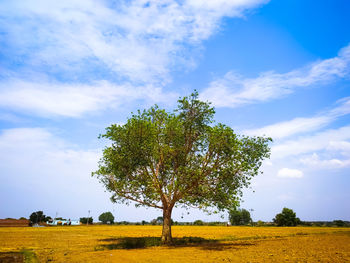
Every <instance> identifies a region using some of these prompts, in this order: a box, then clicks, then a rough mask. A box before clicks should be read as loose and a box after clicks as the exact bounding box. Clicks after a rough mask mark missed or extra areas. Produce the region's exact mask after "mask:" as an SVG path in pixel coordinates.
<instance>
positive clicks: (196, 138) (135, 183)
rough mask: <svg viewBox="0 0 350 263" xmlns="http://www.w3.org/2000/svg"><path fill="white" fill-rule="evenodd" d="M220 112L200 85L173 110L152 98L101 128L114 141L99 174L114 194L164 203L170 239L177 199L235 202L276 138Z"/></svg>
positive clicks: (221, 205)
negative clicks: (224, 119)
mask: <svg viewBox="0 0 350 263" xmlns="http://www.w3.org/2000/svg"><path fill="white" fill-rule="evenodd" d="M214 113H215V111H214V108H212V107H211V106H210V103H207V102H202V101H200V100H199V99H198V93H197V92H195V93H193V94H192V95H191V96H189V97H184V98H182V99H179V101H178V107H177V109H176V110H174V112H173V113H169V112H166V111H165V110H163V109H160V108H158V106H153V107H151V108H150V109H148V110H144V111H138V113H137V114H133V115H132V116H131V117H130V118H129V119H128V120H127V122H126V123H125V124H124V125H116V124H113V125H111V126H109V127H107V128H106V133H105V134H103V135H101V137H102V138H106V139H109V140H110V141H111V142H112V144H111V145H110V146H108V147H106V148H105V149H104V151H103V157H102V159H101V160H100V162H99V169H98V170H97V171H95V172H94V173H93V175H95V176H97V177H98V178H99V180H100V182H101V183H102V184H104V185H105V187H106V189H107V190H108V191H110V192H111V193H112V197H111V200H112V201H113V202H127V203H128V202H130V201H134V202H136V204H137V205H142V206H149V207H154V208H159V209H162V210H163V218H164V221H163V232H162V240H163V242H164V243H170V242H171V224H170V222H171V213H172V210H173V208H174V206H178V205H181V206H195V207H199V208H201V209H204V210H207V209H208V208H216V209H217V210H218V211H223V210H225V209H227V208H230V207H235V206H236V205H237V204H238V202H239V200H240V197H241V196H242V188H244V187H247V186H248V185H249V182H250V180H251V178H252V177H253V176H255V175H257V174H258V173H259V168H260V166H261V164H262V160H263V159H264V158H268V157H269V155H270V148H269V146H268V143H269V141H271V139H270V138H264V137H247V136H240V135H237V134H236V133H235V132H234V131H233V130H232V128H230V127H228V126H226V125H224V124H221V123H218V124H214V120H213V117H214Z"/></svg>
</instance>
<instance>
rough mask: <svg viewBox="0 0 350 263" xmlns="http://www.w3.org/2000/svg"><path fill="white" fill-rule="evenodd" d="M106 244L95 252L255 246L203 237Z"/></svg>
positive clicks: (109, 241) (137, 239) (126, 239)
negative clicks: (164, 241)
mask: <svg viewBox="0 0 350 263" xmlns="http://www.w3.org/2000/svg"><path fill="white" fill-rule="evenodd" d="M99 241H101V242H104V243H103V244H101V245H98V246H96V247H95V250H97V251H98V250H114V249H142V248H148V247H155V246H165V247H168V248H179V247H198V248H199V249H203V250H219V251H220V250H225V249H240V248H243V247H246V246H253V245H255V243H254V242H247V241H240V242H221V241H220V240H215V239H205V238H202V237H182V238H173V243H172V244H171V245H163V244H162V240H161V238H160V237H120V238H106V239H100V240H99Z"/></svg>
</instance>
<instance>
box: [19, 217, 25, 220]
mask: <svg viewBox="0 0 350 263" xmlns="http://www.w3.org/2000/svg"><path fill="white" fill-rule="evenodd" d="M25 219H27V218H25V217H23V216H22V217H20V218H19V220H25Z"/></svg>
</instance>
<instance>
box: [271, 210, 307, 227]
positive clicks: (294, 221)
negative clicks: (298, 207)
mask: <svg viewBox="0 0 350 263" xmlns="http://www.w3.org/2000/svg"><path fill="white" fill-rule="evenodd" d="M273 222H274V223H275V224H277V225H278V226H296V225H298V224H300V223H301V221H300V219H299V218H298V217H296V214H295V212H294V211H293V210H292V209H289V208H286V207H285V208H283V210H282V213H279V214H277V215H276V216H275V218H274V219H273Z"/></svg>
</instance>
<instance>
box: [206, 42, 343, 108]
mask: <svg viewBox="0 0 350 263" xmlns="http://www.w3.org/2000/svg"><path fill="white" fill-rule="evenodd" d="M349 72H350V45H348V46H346V47H344V48H343V49H341V50H340V51H339V53H338V56H336V57H334V58H330V59H325V60H321V61H317V62H314V63H312V64H311V65H309V66H306V67H304V68H301V69H296V70H293V71H290V72H287V73H275V72H273V71H269V72H264V73H261V74H260V75H259V76H258V77H257V78H244V77H242V76H240V75H238V74H235V73H233V72H228V73H227V74H226V75H225V76H224V77H223V78H221V79H217V80H215V81H213V82H211V83H210V85H209V87H208V88H207V89H205V90H204V91H203V92H202V93H201V98H202V99H204V100H209V101H211V102H213V103H214V105H215V106H216V107H231V108H235V107H240V106H243V105H247V104H252V103H259V102H265V101H269V100H272V99H277V98H280V97H283V96H285V95H287V94H290V93H293V92H294V91H295V90H296V89H297V88H300V87H308V86H311V85H315V84H322V83H325V82H328V81H331V80H333V79H336V78H344V77H348V76H349Z"/></svg>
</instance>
